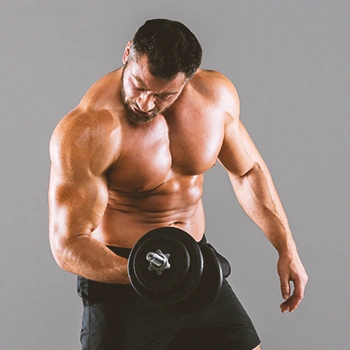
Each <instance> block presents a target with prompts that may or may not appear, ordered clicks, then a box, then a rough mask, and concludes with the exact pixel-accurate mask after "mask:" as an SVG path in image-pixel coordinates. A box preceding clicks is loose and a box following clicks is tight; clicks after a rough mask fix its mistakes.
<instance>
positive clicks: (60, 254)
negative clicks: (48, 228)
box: [50, 234, 69, 271]
mask: <svg viewBox="0 0 350 350" xmlns="http://www.w3.org/2000/svg"><path fill="white" fill-rule="evenodd" d="M50 248H51V253H52V255H53V258H54V260H55V261H56V263H57V265H58V266H59V267H60V268H61V269H62V270H65V271H69V266H68V264H67V260H68V259H67V253H68V242H67V239H65V238H63V237H59V236H55V235H52V234H50Z"/></svg>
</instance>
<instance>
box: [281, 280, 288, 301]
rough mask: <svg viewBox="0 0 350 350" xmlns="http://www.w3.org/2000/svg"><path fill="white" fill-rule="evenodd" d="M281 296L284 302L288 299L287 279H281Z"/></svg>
mask: <svg viewBox="0 0 350 350" xmlns="http://www.w3.org/2000/svg"><path fill="white" fill-rule="evenodd" d="M281 294H282V298H283V299H284V300H287V299H288V298H289V297H290V285H289V280H288V277H284V278H281Z"/></svg>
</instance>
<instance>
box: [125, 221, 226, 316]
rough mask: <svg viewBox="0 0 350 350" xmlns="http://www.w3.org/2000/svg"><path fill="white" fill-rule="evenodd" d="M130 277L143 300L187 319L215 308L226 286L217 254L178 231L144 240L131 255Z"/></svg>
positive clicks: (156, 233) (164, 230) (168, 229)
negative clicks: (209, 308)
mask: <svg viewBox="0 0 350 350" xmlns="http://www.w3.org/2000/svg"><path fill="white" fill-rule="evenodd" d="M128 273H129V278H130V281H131V284H132V286H133V288H134V289H135V291H136V292H137V293H138V294H139V295H140V296H142V297H143V298H145V299H147V300H151V301H153V302H155V303H158V304H161V305H163V306H164V307H165V308H166V309H168V310H171V311H175V312H177V313H178V314H183V315H186V314H187V315H188V314H194V313H197V312H199V311H202V310H204V309H206V308H208V307H209V306H210V305H212V304H213V303H214V301H215V300H216V298H217V297H218V295H219V292H220V289H221V286H222V282H223V272H222V267H221V264H220V261H219V259H218V254H217V252H216V251H215V250H214V249H213V248H212V247H211V246H210V245H206V244H201V243H197V242H196V241H195V240H194V238H193V237H192V236H191V235H189V234H188V233H187V232H185V231H183V230H180V229H178V228H174V227H161V228H157V229H154V230H152V231H150V232H148V233H146V234H145V235H144V236H142V237H141V238H140V240H139V241H137V242H136V244H135V246H134V247H133V249H132V251H131V253H130V256H129V261H128Z"/></svg>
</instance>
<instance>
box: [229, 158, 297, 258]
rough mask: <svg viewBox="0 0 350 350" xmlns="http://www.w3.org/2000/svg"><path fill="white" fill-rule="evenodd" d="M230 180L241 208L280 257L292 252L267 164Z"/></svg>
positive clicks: (288, 229) (287, 228)
mask: <svg viewBox="0 0 350 350" xmlns="http://www.w3.org/2000/svg"><path fill="white" fill-rule="evenodd" d="M230 179H231V183H232V186H233V189H234V191H235V193H236V196H237V199H238V201H239V203H240V204H241V206H242V208H243V209H244V211H245V212H246V213H247V215H248V216H249V217H250V218H251V219H252V220H253V221H254V222H255V223H256V224H257V225H258V227H259V228H260V229H261V230H262V231H263V232H264V234H265V235H266V237H267V238H268V239H269V241H270V242H271V243H272V244H273V246H274V247H275V248H276V249H277V251H278V252H279V254H293V253H295V252H296V247H295V242H294V239H293V237H292V233H291V230H290V228H289V224H288V220H287V216H286V214H285V211H284V209H283V206H282V203H281V201H280V199H279V196H278V194H277V191H276V189H275V186H274V184H273V182H272V178H271V176H270V173H269V171H268V169H267V167H266V165H265V164H263V163H255V165H254V167H253V168H252V169H251V170H249V171H248V172H247V173H246V174H244V175H243V176H240V177H237V176H234V175H231V174H230Z"/></svg>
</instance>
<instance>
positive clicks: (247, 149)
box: [218, 118, 260, 176]
mask: <svg viewBox="0 0 350 350" xmlns="http://www.w3.org/2000/svg"><path fill="white" fill-rule="evenodd" d="M259 157H260V156H259V152H258V151H257V149H256V147H255V145H254V143H253V141H252V140H251V138H250V136H249V134H248V132H247V130H246V129H245V127H244V125H243V124H242V122H241V121H240V119H239V118H236V119H233V118H232V119H231V120H230V121H229V122H228V123H227V125H226V126H225V133H224V140H223V144H222V147H221V150H220V153H219V157H218V158H219V160H220V162H221V163H222V165H223V166H224V167H225V168H226V169H227V171H228V172H229V173H230V174H231V175H234V176H243V175H244V174H246V173H247V172H248V171H249V170H251V169H252V168H253V166H254V164H255V163H256V162H257V161H258V159H259Z"/></svg>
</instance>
